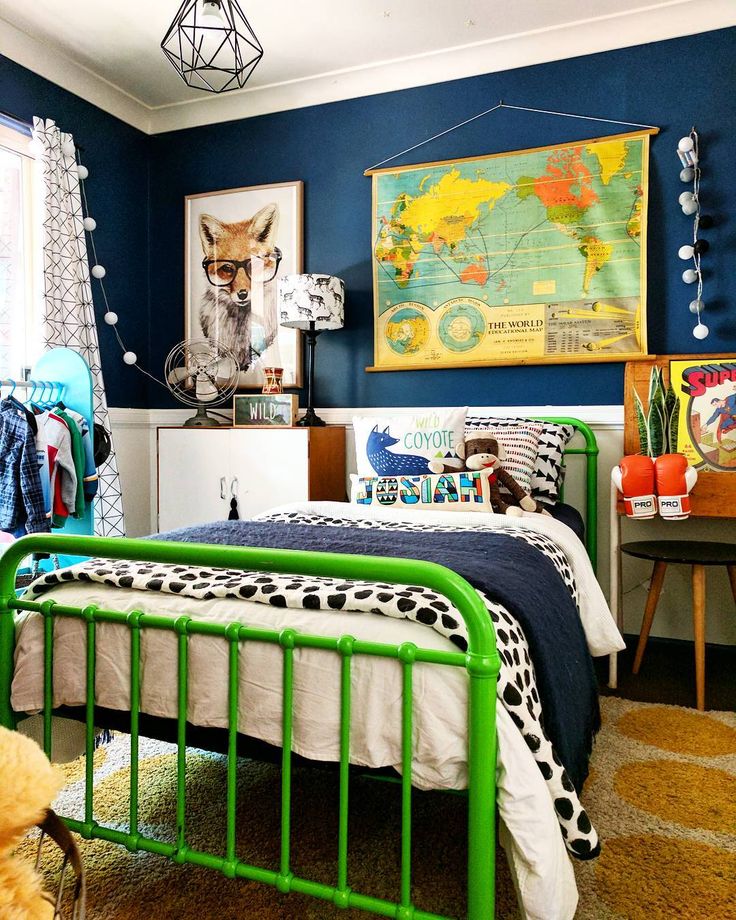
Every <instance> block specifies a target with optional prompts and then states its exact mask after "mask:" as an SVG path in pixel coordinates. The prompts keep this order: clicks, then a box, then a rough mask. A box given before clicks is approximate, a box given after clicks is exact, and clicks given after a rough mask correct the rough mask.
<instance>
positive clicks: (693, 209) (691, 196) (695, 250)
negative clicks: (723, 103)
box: [677, 128, 713, 341]
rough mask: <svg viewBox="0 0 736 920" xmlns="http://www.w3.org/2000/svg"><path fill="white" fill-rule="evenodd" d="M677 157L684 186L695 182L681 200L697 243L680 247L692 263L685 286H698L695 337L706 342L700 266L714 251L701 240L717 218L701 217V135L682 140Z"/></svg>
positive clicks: (679, 252)
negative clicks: (691, 222)
mask: <svg viewBox="0 0 736 920" xmlns="http://www.w3.org/2000/svg"><path fill="white" fill-rule="evenodd" d="M677 155H678V157H679V158H680V163H681V164H682V170H681V171H680V180H681V181H682V182H692V184H693V188H692V191H686V192H683V193H682V194H681V195H680V197H679V199H678V200H679V203H680V207H681V208H682V213H683V214H684V215H685V216H686V217H694V218H695V219H694V221H693V242H692V245H691V244H689V243H688V244H686V245H684V246H680V248H679V249H678V250H677V255H678V256H679V257H680V258H681V259H683V261H686V262H687V261H689V260H690V259H692V262H693V267H692V268H687V269H685V271H684V272H683V273H682V280H683V281H684V282H685V284H695V283H697V285H698V288H697V294H696V296H695V297H694V298H693V299H692V300H691V301H690V312H691V313H692V314H694V315H695V316H696V317H697V323H696V325H695V328H694V329H693V336H694V337H695V338H696V339H699V340H701V341H702V340H703V339H705V338H707V337H708V331H709V330H708V327H707V326H706V325H705V323H704V322H703V321H702V318H701V316H702V313H703V310H704V309H705V303H704V302H703V271H702V267H701V264H700V259H701V256H703V255H705V253H706V252H708V249H709V248H710V244H709V243H708V240H701V239H700V238H699V237H698V232H699V230H700V228H701V227H702V228H703V229H707V228H708V227H712V226H713V218H712V217H710V216H709V215H707V214H701V213H700V151H699V138H698V132H697V131H696V130H695V128H692V129H691V131H690V133H689V134H688V135H686V136H685V137H681V138H680V140H679V141H678V144H677Z"/></svg>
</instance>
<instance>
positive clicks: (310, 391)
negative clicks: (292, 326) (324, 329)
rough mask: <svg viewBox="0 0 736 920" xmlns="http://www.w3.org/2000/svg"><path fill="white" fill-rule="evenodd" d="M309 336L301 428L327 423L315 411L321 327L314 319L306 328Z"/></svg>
mask: <svg viewBox="0 0 736 920" xmlns="http://www.w3.org/2000/svg"><path fill="white" fill-rule="evenodd" d="M305 332H306V336H307V360H308V361H309V375H308V377H307V407H308V408H307V411H306V412H305V413H304V417H303V418H300V419H299V421H298V422H297V425H298V426H299V427H300V428H319V427H321V426H324V425H326V424H327V422H325V421H324V419H321V418H320V417H319V416H318V415H317V413H316V412H315V411H314V350H315V348H316V346H317V336H318V335H319V334H320V332H321V330H320V329H315V328H314V321H313V320H310V322H309V328H308V329H306V330H305Z"/></svg>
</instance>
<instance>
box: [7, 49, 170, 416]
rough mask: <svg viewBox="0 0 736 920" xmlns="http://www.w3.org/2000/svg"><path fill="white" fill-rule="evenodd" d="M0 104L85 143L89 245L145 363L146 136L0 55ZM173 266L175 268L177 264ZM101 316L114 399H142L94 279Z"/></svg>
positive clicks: (129, 340)
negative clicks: (92, 224) (93, 227)
mask: <svg viewBox="0 0 736 920" xmlns="http://www.w3.org/2000/svg"><path fill="white" fill-rule="evenodd" d="M0 87H1V88H2V93H1V94H0V109H3V110H4V111H7V112H9V113H11V114H13V115H16V116H18V117H19V118H20V119H22V120H24V121H31V120H32V118H33V116H34V115H39V116H41V117H43V118H53V119H54V120H55V121H56V123H57V124H58V125H59V127H60V128H61V129H62V130H63V131H70V132H71V133H72V134H73V135H74V139H75V141H76V142H77V144H80V145H81V146H82V147H83V148H84V152H83V153H82V162H83V163H84V164H85V165H86V166H87V167H88V168H89V171H90V177H89V179H88V180H87V183H86V190H87V198H88V200H89V206H90V213H91V214H92V215H93V216H94V217H95V218H96V220H97V231H96V233H95V244H96V246H97V252H98V256H99V259H100V262H101V263H102V264H103V265H104V266H105V267H106V268H107V277H106V278H105V288H106V290H107V293H108V297H109V299H110V306H111V309H113V310H114V311H115V312H116V313H118V314H119V315H120V317H121V321H120V329H121V331H122V332H123V335H124V337H125V340H126V344H127V345H128V347H129V348H132V349H133V350H134V351H136V352H137V353H138V355H139V357H140V359H141V362H142V363H147V362H148V357H149V356H148V334H149V322H148V155H149V150H148V148H149V141H150V139H149V138H148V136H147V135H145V134H143V133H142V132H141V131H137V130H136V129H135V128H131V127H130V126H129V125H126V124H124V123H123V122H122V121H119V120H118V119H117V118H114V117H113V116H112V115H108V114H107V113H106V112H103V111H102V110H101V109H98V108H96V107H95V106H93V105H91V104H90V103H89V102H86V101H85V100H84V99H81V98H80V97H79V96H75V95H73V94H72V93H68V92H67V91H66V90H63V89H61V87H59V86H57V85H56V84H54V83H50V82H49V81H48V80H44V79H43V77H39V76H38V75H37V74H34V73H32V72H31V71H30V70H26V68H24V67H20V66H19V65H18V64H16V63H14V62H13V61H10V60H8V59H7V58H5V57H2V56H0ZM177 270H178V269H177ZM92 289H93V295H94V301H95V310H96V313H97V316H98V319H99V337H100V349H101V353H102V366H103V372H104V374H105V381H106V384H107V395H108V400H109V403H110V405H112V406H145V405H146V403H147V392H146V378H145V377H143V375H142V374H140V373H139V372H138V371H137V370H135V369H134V368H129V367H127V366H126V365H124V364H123V362H122V358H121V355H120V349H119V347H118V345H117V342H116V341H115V339H114V336H113V332H112V329H111V328H110V327H109V326H106V325H105V324H104V323H103V322H102V320H101V318H102V314H103V312H104V308H103V303H102V298H101V296H100V286H99V284H98V283H97V282H96V281H93V282H92Z"/></svg>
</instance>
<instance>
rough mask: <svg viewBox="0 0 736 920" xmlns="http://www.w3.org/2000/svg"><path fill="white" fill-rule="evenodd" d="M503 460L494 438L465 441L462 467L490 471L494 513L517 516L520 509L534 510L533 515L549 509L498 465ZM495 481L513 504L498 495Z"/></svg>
mask: <svg viewBox="0 0 736 920" xmlns="http://www.w3.org/2000/svg"><path fill="white" fill-rule="evenodd" d="M505 459H506V451H505V450H504V447H503V444H499V443H498V441H497V440H496V439H495V438H471V439H470V440H468V441H466V442H465V466H466V468H467V469H469V470H492V472H491V475H490V477H489V480H488V484H489V491H490V498H491V505H492V507H493V510H494V511H496V512H497V513H498V514H508V515H511V516H516V517H521V515H522V513H523V511H534V512H536V513H537V514H546V515H548V516H549V512H548V511H545V510H544V508H543V507H542V506H541V505H540V504H539V502H537V501H535V500H534V499H533V498H532V497H531V495H530V494H529V493H528V492H525V491H524V489H522V487H521V486H520V485H519V483H518V482H517V481H516V480H515V479H514V477H513V476H512V475H511V473H509V472H508V470H505V469H504V468H503V467H502V466H501V464H502V463H503V461H504V460H505ZM499 484H500V485H502V486H503V487H504V488H505V489H506V490H507V492H509V493H510V499H511V501H512V502H513V504H509V502H508V501H506V497H505V496H502V495H501V490H500V489H499Z"/></svg>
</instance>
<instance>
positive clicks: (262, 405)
mask: <svg viewBox="0 0 736 920" xmlns="http://www.w3.org/2000/svg"><path fill="white" fill-rule="evenodd" d="M298 408H299V397H298V396H296V394H293V393H268V394H261V393H259V394H258V395H257V396H256V395H255V394H253V395H250V394H241V393H238V394H236V395H235V397H234V403H233V425H234V427H235V428H262V427H268V428H291V427H292V426H293V425H294V422H295V421H296V413H297V409H298Z"/></svg>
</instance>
